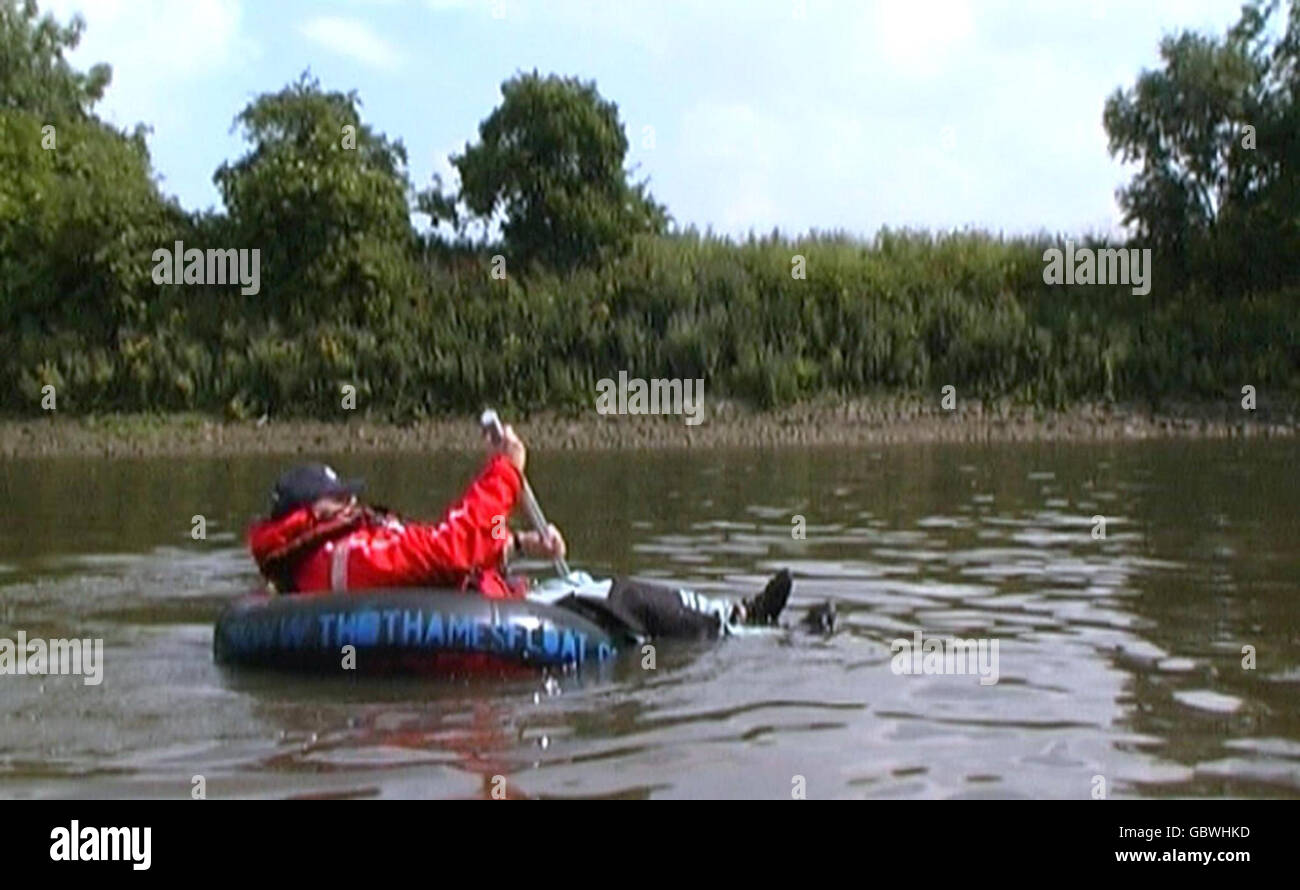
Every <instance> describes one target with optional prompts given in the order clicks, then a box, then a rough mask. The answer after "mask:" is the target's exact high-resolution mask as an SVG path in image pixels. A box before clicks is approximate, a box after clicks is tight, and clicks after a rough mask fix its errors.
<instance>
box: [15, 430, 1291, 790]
mask: <svg viewBox="0 0 1300 890" xmlns="http://www.w3.org/2000/svg"><path fill="white" fill-rule="evenodd" d="M1296 454H1297V444H1296V443H1294V442H1285V441H1273V442H1247V443H1241V442H1226V441H1217V442H1189V441H1158V442H1141V443H1110V444H1070V445H1065V444H1030V445H1009V444H998V445H981V446H972V445H952V444H942V445H924V446H917V445H909V446H896V447H895V446H889V447H872V448H863V449H860V450H843V449H823V450H817V449H811V450H810V449H790V450H745V451H696V452H685V451H683V452H622V453H608V452H606V453H593V454H581V453H573V452H552V453H546V452H537V453H534V454H533V455H532V458H531V465H530V468H529V469H530V476H531V477H532V480H533V483H534V487H535V488H536V490H537V492H538V495H539V497H540V499H541V501H542V504H543V506H544V507H545V508H546V509H547V511H548V513H550V514H551V518H552V519H553V520H554V521H556V522H557V524H559V525H560V526H561V527H562V528H563V529H564V531H565V533H566V537H567V538H568V541H569V547H570V554H571V561H572V562H573V563H574V564H575V565H576V566H581V567H583V568H586V569H588V570H590V571H592V572H593V573H594V574H601V573H609V572H615V571H617V572H626V573H633V574H637V575H641V576H648V577H660V578H665V579H671V580H673V581H675V582H680V583H682V584H686V585H689V586H692V587H694V588H695V589H697V590H700V591H704V592H708V593H710V594H719V595H727V594H736V593H740V594H747V593H750V592H752V591H753V590H754V589H756V587H757V586H758V585H759V584H761V583H762V581H763V579H764V578H765V576H767V575H768V574H770V573H771V572H772V571H774V570H775V569H777V568H779V567H781V566H788V567H790V568H791V569H792V570H793V571H794V573H795V576H796V585H795V593H794V597H793V600H792V603H793V605H792V608H791V610H790V612H789V613H788V614H789V617H790V619H791V624H792V625H797V623H798V617H799V615H800V614H801V613H802V612H803V611H804V610H805V609H806V608H807V607H808V606H810V605H812V604H814V603H817V602H821V601H824V600H826V599H834V600H835V601H836V602H837V604H838V607H839V616H840V624H839V629H838V632H836V633H834V634H832V635H829V636H825V635H817V634H812V633H809V632H807V631H805V630H801V629H798V628H797V627H793V628H791V629H790V630H788V631H785V632H781V633H774V634H770V635H759V636H749V637H743V638H734V639H729V640H726V641H724V642H722V643H720V644H671V643H663V644H661V645H660V646H659V647H658V648H657V650H656V659H655V661H656V664H655V668H654V669H653V670H645V669H643V667H642V661H641V660H640V659H639V658H636V657H632V658H630V659H629V660H625V661H621V662H619V663H617V664H616V665H614V666H612V667H610V668H608V669H606V670H603V671H598V672H593V673H591V674H587V675H583V676H558V677H549V678H548V677H541V676H538V677H535V678H526V679H514V680H509V681H482V680H480V681H473V682H464V681H429V680H425V681H410V680H406V681H399V682H394V681H383V680H379V679H373V678H371V679H366V678H355V679H307V678H296V677H288V676H281V675H267V674H259V673H250V672H234V671H231V670H228V669H226V668H222V667H219V666H217V665H216V664H214V663H213V659H212V653H211V645H212V629H211V628H212V622H213V620H214V618H215V617H216V615H217V613H218V612H219V611H220V609H221V607H222V605H223V604H224V603H225V602H227V601H228V600H230V599H231V598H233V597H235V596H238V595H240V594H242V593H243V592H245V591H247V590H248V589H249V588H250V587H251V586H252V585H253V584H254V582H255V581H256V577H255V573H254V572H253V571H252V568H251V563H250V562H249V560H248V558H247V556H246V554H245V552H244V550H243V547H242V538H243V530H244V528H245V527H246V525H247V523H248V521H249V519H250V518H251V517H252V516H253V515H255V514H256V513H257V512H258V511H259V510H261V509H262V508H263V507H264V504H265V497H266V490H267V488H268V487H269V485H270V482H271V481H272V480H273V479H274V477H275V475H276V473H277V471H278V470H279V469H281V468H282V467H283V465H284V461H283V460H281V459H274V458H268V457H255V458H248V457H241V458H233V459H139V460H135V459H89V460H87V459H73V458H58V459H30V460H28V459H24V460H8V461H5V462H3V463H2V464H0V495H2V496H3V503H4V504H5V506H6V509H7V513H8V517H7V519H6V520H5V522H4V523H3V525H2V526H0V637H3V638H8V639H16V637H17V634H18V632H19V631H20V630H21V631H24V632H25V633H26V634H27V636H28V637H29V638H35V637H41V638H47V639H49V638H69V637H86V638H102V639H103V640H104V646H105V649H104V666H103V681H102V683H100V684H99V685H97V686H92V685H86V684H85V683H84V682H83V679H82V678H79V677H72V676H51V677H40V676H0V796H3V797H6V798H26V797H123V796H147V797H189V796H190V795H191V794H192V791H193V789H194V787H195V785H196V780H195V777H196V776H202V777H203V784H204V786H205V790H206V794H207V796H208V797H210V798H214V797H226V796H241V797H243V796H266V797H316V796H340V797H438V798H444V797H478V796H488V795H490V794H491V792H492V791H493V789H504V791H505V793H507V794H508V795H510V796H513V797H541V798H545V797H687V798H694V797H747V798H749V797H753V798H789V797H790V796H791V795H792V794H796V793H800V792H802V793H804V794H806V796H807V797H809V798H836V797H887V798H893V797H921V798H946V797H998V798H1001V797H1030V798H1040V797H1050V798H1081V799H1082V798H1089V797H1093V796H1097V795H1099V794H1105V795H1106V796H1107V797H1167V796H1246V797H1300V715H1298V714H1297V710H1298V707H1300V599H1298V597H1297V594H1298V592H1300V591H1298V586H1300V582H1298V579H1300V522H1298V520H1297V504H1300V474H1297V461H1296ZM317 456H318V457H326V458H328V457H329V456H328V455H317ZM477 462H478V458H477V457H476V456H473V455H463V456H417V455H388V456H349V457H346V458H344V457H339V458H338V459H337V460H335V461H334V463H335V464H336V465H337V466H338V467H339V468H340V470H341V471H342V472H344V473H345V474H350V475H354V474H360V475H364V476H366V477H367V479H368V480H369V484H370V492H371V494H372V496H373V498H374V499H375V500H377V501H379V502H381V503H387V504H389V505H391V506H393V507H395V508H398V509H400V510H402V511H403V512H407V513H409V514H412V515H417V516H419V515H425V516H427V515H430V514H436V513H437V512H439V511H440V510H441V507H442V506H443V504H444V503H445V502H446V501H447V500H449V499H450V498H451V497H453V496H454V495H455V494H456V493H457V491H458V489H459V488H460V487H461V486H462V485H463V484H464V482H465V481H466V480H467V479H468V478H469V477H470V475H471V474H472V473H473V471H474V470H475V468H476V465H477ZM195 515H202V516H203V517H204V518H205V520H206V525H207V537H206V540H194V539H193V537H192V535H191V531H192V529H193V528H194V526H193V523H192V518H193V517H194V516H195ZM796 516H801V517H803V523H804V524H806V534H805V537H804V538H803V539H802V540H800V539H798V538H796V537H795V536H794V534H793V533H792V532H793V531H794V530H795V528H796V525H797V524H798V523H797V520H795V519H794V517H796ZM1094 516H1102V517H1105V526H1104V537H1099V536H1098V535H1100V533H1101V531H1102V530H1101V529H1100V528H1099V526H1098V524H1097V523H1096V522H1095V521H1094V519H1093V517H1094ZM538 570H539V571H544V567H540V566H539V567H538ZM918 632H920V633H921V634H922V638H923V639H926V640H930V639H933V640H938V641H939V644H946V642H947V641H950V640H953V639H964V640H977V641H979V640H983V641H986V645H988V646H990V647H991V646H992V644H993V643H996V644H997V650H996V651H997V662H996V667H997V682H996V683H991V682H988V681H989V680H991V679H992V675H991V674H990V673H988V672H987V671H986V675H985V678H984V679H985V682H984V683H981V677H980V676H978V675H977V674H972V673H969V672H968V673H964V674H956V675H953V674H937V673H933V672H929V673H927V672H924V667H925V666H924V664H923V663H920V662H918V665H919V666H920V667H921V668H922V672H921V673H915V674H905V673H900V672H898V671H897V670H895V668H898V667H899V666H900V663H899V661H896V660H895V659H894V658H893V652H892V650H891V646H892V645H893V643H894V641H895V640H898V639H905V640H908V641H915V640H916V639H917V638H916V636H915V634H916V633H918ZM992 651H993V650H992V649H991V648H990V649H988V650H986V652H988V653H989V657H991V653H992ZM908 664H909V665H910V664H911V662H910V661H909V662H908ZM495 777H502V778H500V779H498V778H495Z"/></svg>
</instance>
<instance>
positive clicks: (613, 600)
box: [556, 577, 731, 640]
mask: <svg viewBox="0 0 1300 890" xmlns="http://www.w3.org/2000/svg"><path fill="white" fill-rule="evenodd" d="M556 605H557V606H561V607H563V608H566V609H570V610H572V611H574V612H577V613H578V614H579V615H582V616H583V617H585V618H587V619H589V620H591V621H592V622H594V623H595V624H597V625H598V626H600V627H601V628H603V629H604V630H606V631H607V632H609V633H614V634H622V635H625V636H629V637H635V638H638V639H641V640H644V639H652V638H666V637H672V638H677V639H690V640H704V639H713V638H715V637H718V636H721V635H722V631H723V627H724V625H725V622H726V620H727V616H728V615H729V614H730V611H731V604H730V603H729V602H728V601H727V600H724V599H713V598H710V597H704V596H701V595H700V594H698V593H695V592H694V591H691V590H685V589H680V588H675V587H669V586H667V585H665V584H655V583H653V582H650V581H636V580H634V579H631V578H623V577H616V578H614V580H613V582H612V586H611V587H610V591H609V596H608V597H605V598H603V599H602V598H600V597H591V596H580V595H578V594H572V593H571V594H569V595H568V596H566V597H564V598H563V599H561V600H559V601H557V602H556Z"/></svg>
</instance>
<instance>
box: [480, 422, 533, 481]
mask: <svg viewBox="0 0 1300 890" xmlns="http://www.w3.org/2000/svg"><path fill="white" fill-rule="evenodd" d="M488 442H489V447H490V448H491V450H492V451H494V452H496V453H498V454H504V455H505V456H506V459H507V460H509V461H510V462H511V463H512V464H514V465H515V469H516V470H518V471H519V472H520V474H522V473H523V472H524V464H525V463H527V462H528V449H526V448H524V442H523V440H522V439H520V438H519V436H517V435H515V428H514V427H512V426H507V427H505V428H504V429H503V430H502V431H501V441H500V442H492V441H491V439H489V440H488Z"/></svg>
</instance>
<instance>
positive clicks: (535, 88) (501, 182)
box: [451, 71, 668, 269]
mask: <svg viewBox="0 0 1300 890" xmlns="http://www.w3.org/2000/svg"><path fill="white" fill-rule="evenodd" d="M501 94H502V97H503V100H502V102H501V105H500V106H498V107H497V108H496V109H495V110H494V111H493V112H492V113H491V114H490V115H489V116H488V117H487V118H486V119H485V120H484V121H483V122H482V123H481V124H480V125H479V142H478V143H477V144H474V145H466V147H465V151H464V153H462V154H460V155H457V156H455V157H453V158H452V159H451V162H452V164H453V165H454V166H455V167H456V169H457V171H459V173H460V179H461V190H460V199H461V201H462V202H463V203H464V204H465V206H466V207H467V208H468V209H469V211H470V213H472V214H473V215H475V216H477V217H478V218H480V219H482V220H485V221H495V220H497V219H501V220H502V226H501V231H502V235H503V236H504V241H505V247H506V249H507V250H508V251H509V253H510V254H512V255H513V256H514V257H516V258H518V259H519V260H520V261H521V262H523V263H525V264H527V263H530V262H533V261H541V262H542V263H544V264H546V265H549V266H551V267H554V268H557V269H568V268H572V267H575V266H578V265H582V264H587V263H595V262H598V261H600V260H601V259H602V258H604V257H608V256H616V255H619V254H621V253H624V252H625V251H626V250H627V248H628V246H629V245H630V243H631V240H632V238H633V236H635V235H636V234H638V233H641V232H656V233H657V232H662V231H663V230H664V228H665V227H666V224H667V219H668V218H667V215H666V213H665V211H664V208H663V207H662V206H660V205H658V204H656V203H655V202H654V201H653V200H652V199H651V198H650V196H649V194H648V192H647V190H646V184H645V183H636V184H633V183H631V182H629V181H628V173H627V172H626V171H625V169H624V166H623V165H624V161H625V159H626V156H627V148H628V144H627V137H626V136H625V135H624V133H623V127H622V125H621V123H620V122H619V118H618V106H616V105H615V104H614V103H613V102H610V101H608V100H605V99H602V98H601V96H600V94H599V93H598V92H597V91H596V84H595V83H594V82H591V83H583V82H581V81H579V80H577V79H575V78H561V77H558V76H556V75H550V76H548V77H541V76H539V75H538V74H537V72H536V71H534V72H533V73H531V74H521V75H517V76H516V77H514V78H512V79H510V80H508V81H506V82H505V83H504V84H502V86H501Z"/></svg>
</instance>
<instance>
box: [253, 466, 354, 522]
mask: <svg viewBox="0 0 1300 890" xmlns="http://www.w3.org/2000/svg"><path fill="white" fill-rule="evenodd" d="M365 487H366V484H365V482H364V481H363V480H361V479H340V478H339V474H338V473H336V472H334V469H333V468H332V467H328V466H326V465H325V464H303V465H302V466H300V467H294V468H293V469H292V470H289V471H288V472H287V473H285V474H284V475H283V476H281V477H280V478H279V479H278V480H276V483H275V488H273V489H271V518H272V519H279V518H280V517H282V516H288V515H289V514H290V513H292V512H293V511H294V510H296V509H298V508H299V507H303V506H306V505H307V504H310V503H312V502H313V501H316V500H318V499H320V498H325V497H331V496H333V495H355V494H359V493H360V492H361V491H362V490H364V489H365Z"/></svg>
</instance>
